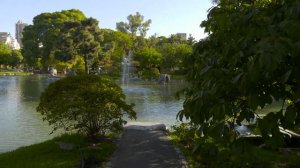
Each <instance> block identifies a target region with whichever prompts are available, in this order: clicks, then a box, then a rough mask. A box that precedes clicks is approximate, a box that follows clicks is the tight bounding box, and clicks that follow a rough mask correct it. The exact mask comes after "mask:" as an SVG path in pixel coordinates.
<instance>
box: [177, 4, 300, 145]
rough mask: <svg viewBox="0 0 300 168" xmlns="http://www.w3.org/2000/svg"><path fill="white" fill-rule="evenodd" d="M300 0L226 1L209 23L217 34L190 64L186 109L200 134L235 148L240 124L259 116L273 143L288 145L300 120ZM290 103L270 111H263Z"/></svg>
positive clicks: (262, 129)
mask: <svg viewBox="0 0 300 168" xmlns="http://www.w3.org/2000/svg"><path fill="white" fill-rule="evenodd" d="M298 7H299V2H298V1H285V0H274V1H267V0H266V1H255V0H254V1H248V0H237V1H225V0H224V1H222V0H221V1H219V2H218V4H217V5H216V6H215V7H213V8H212V9H211V10H210V12H209V14H208V18H207V20H206V21H203V22H202V24H201V26H202V27H204V28H205V30H206V32H208V33H209V36H208V37H207V39H205V40H202V41H200V42H198V43H197V44H196V46H195V49H194V51H193V54H192V56H191V57H189V58H188V59H187V61H186V62H185V66H186V67H187V68H188V69H189V73H188V75H187V80H188V81H189V83H190V84H191V86H190V87H189V88H188V89H187V90H186V99H185V102H184V109H183V110H182V111H180V112H179V114H178V117H179V118H180V119H182V117H184V116H185V117H186V118H188V119H190V120H191V122H192V123H194V124H196V125H198V126H200V127H199V128H200V129H199V130H198V133H199V135H201V136H202V135H203V137H204V138H207V139H208V138H213V139H214V142H216V143H223V144H225V145H227V146H228V144H230V143H231V142H236V140H237V137H238V135H237V132H236V131H235V129H234V128H235V125H236V124H237V125H240V124H241V122H243V121H248V122H249V121H250V120H252V119H254V118H255V117H257V118H258V122H257V123H256V124H257V125H256V126H257V129H258V130H259V131H260V133H261V135H262V136H263V138H264V139H265V142H266V143H267V144H268V145H269V146H271V147H276V146H278V145H280V144H282V143H283V135H282V134H281V132H280V127H283V128H284V129H292V130H293V129H295V128H299V126H300V102H299V98H300V97H299V95H300V94H299V93H300V85H299V80H300V78H299V77H300V68H299V63H300V57H299V55H300V50H299V41H300V36H299V33H298V30H299V28H300V21H299V19H300V12H299V10H298ZM273 102H281V103H282V107H281V108H280V109H279V110H277V111H271V112H270V113H268V114H267V115H266V116H265V117H261V116H259V115H257V114H256V110H257V109H259V108H264V107H265V106H266V105H268V104H272V103H273Z"/></svg>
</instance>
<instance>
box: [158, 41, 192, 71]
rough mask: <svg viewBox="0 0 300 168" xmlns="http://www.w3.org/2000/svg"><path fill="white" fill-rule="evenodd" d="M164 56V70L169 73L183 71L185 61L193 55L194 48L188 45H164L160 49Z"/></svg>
mask: <svg viewBox="0 0 300 168" xmlns="http://www.w3.org/2000/svg"><path fill="white" fill-rule="evenodd" d="M160 52H161V53H162V56H163V61H162V68H164V69H165V70H166V71H168V72H172V71H174V69H175V68H178V69H182V66H183V65H182V62H183V60H184V59H185V58H186V57H188V56H189V55H190V54H191V53H192V46H191V45H188V44H177V43H175V44H172V43H163V44H162V45H161V47H160Z"/></svg>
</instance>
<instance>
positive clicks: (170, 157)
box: [108, 123, 182, 168]
mask: <svg viewBox="0 0 300 168" xmlns="http://www.w3.org/2000/svg"><path fill="white" fill-rule="evenodd" d="M163 129H165V126H164V125H163V124H153V123H131V124H129V125H127V126H126V127H125V130H124V133H123V135H122V137H121V140H120V144H119V146H118V149H117V150H116V152H115V153H114V155H113V157H112V159H111V163H110V166H108V167H112V168H181V167H182V165H181V164H182V163H181V162H182V160H181V158H180V156H179V153H178V152H176V150H175V149H174V147H173V146H172V145H171V144H170V143H169V142H168V140H167V136H166V133H165V131H163Z"/></svg>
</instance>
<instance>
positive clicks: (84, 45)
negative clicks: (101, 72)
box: [55, 18, 102, 74]
mask: <svg viewBox="0 0 300 168" xmlns="http://www.w3.org/2000/svg"><path fill="white" fill-rule="evenodd" d="M60 37H61V38H60V40H59V41H58V42H57V44H56V48H57V50H56V51H55V58H56V59H58V60H62V61H69V60H74V58H75V56H77V55H79V56H82V57H83V59H84V64H85V72H86V73H87V74H89V68H90V65H91V64H92V63H89V62H92V61H94V60H95V59H97V57H98V56H99V55H100V52H101V48H100V42H101V41H102V34H101V31H100V28H99V26H98V21H97V20H96V19H94V18H88V19H84V20H82V21H80V22H65V24H64V26H63V28H62V30H61V33H60ZM98 59H99V58H98Z"/></svg>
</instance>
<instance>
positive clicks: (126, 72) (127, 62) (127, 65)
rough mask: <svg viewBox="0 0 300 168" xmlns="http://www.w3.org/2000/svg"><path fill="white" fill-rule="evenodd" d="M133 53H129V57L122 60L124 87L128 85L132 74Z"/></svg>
mask: <svg viewBox="0 0 300 168" xmlns="http://www.w3.org/2000/svg"><path fill="white" fill-rule="evenodd" d="M131 57H132V54H131V51H129V52H128V54H127V56H126V55H125V56H123V58H122V76H121V77H122V85H124V84H128V82H129V79H130V75H131V72H132V66H131Z"/></svg>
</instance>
